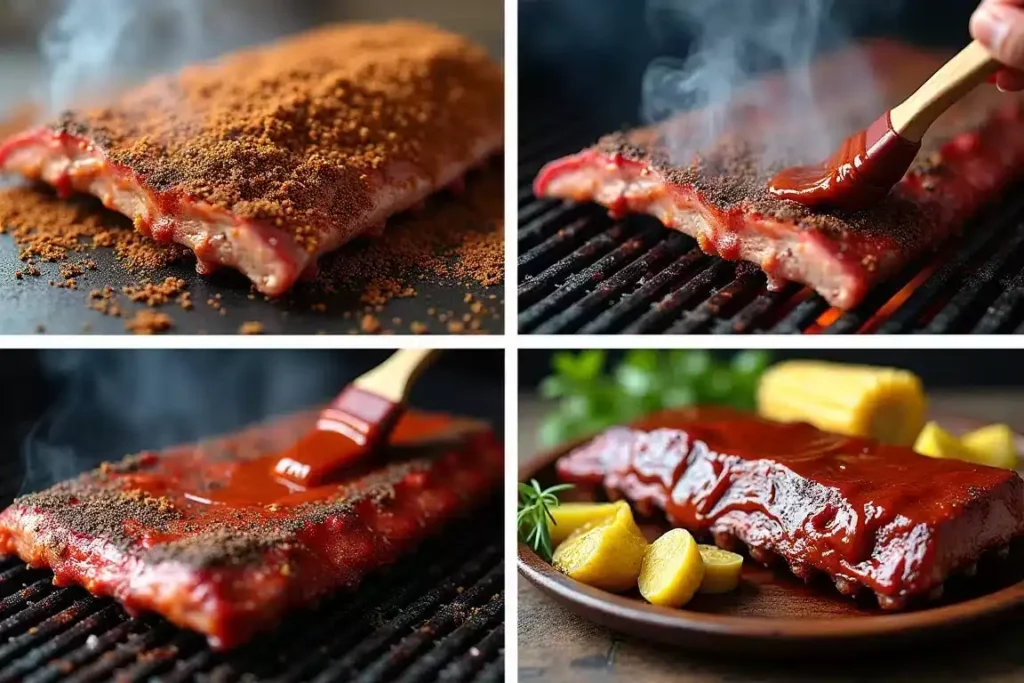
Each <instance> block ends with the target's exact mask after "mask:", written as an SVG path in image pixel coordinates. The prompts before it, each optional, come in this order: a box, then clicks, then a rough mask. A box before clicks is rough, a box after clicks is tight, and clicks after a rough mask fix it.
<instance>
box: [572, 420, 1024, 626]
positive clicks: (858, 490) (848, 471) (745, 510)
mask: <svg viewBox="0 0 1024 683" xmlns="http://www.w3.org/2000/svg"><path fill="white" fill-rule="evenodd" d="M557 469H558V474H559V477H560V478H561V479H563V480H565V481H569V482H575V483H578V484H588V485H601V486H603V487H604V488H605V489H606V490H607V491H608V493H609V495H611V496H613V497H625V498H627V499H629V500H630V501H632V502H634V503H635V504H636V505H637V506H638V507H639V508H640V509H641V510H644V509H653V508H655V507H657V508H661V509H663V510H664V511H665V513H666V515H667V517H668V519H669V521H670V522H671V523H672V524H676V525H679V526H682V527H685V528H687V529H689V530H690V531H693V532H695V533H698V534H701V535H710V536H711V537H713V538H714V540H715V542H716V543H718V544H719V545H721V546H723V547H726V548H728V547H731V546H734V545H736V542H737V541H739V542H742V543H745V544H746V545H747V546H748V548H749V550H750V554H751V556H752V557H753V558H754V559H756V560H758V561H760V562H763V563H765V564H771V563H772V562H774V561H775V560H777V559H779V558H781V559H782V560H783V561H785V562H786V563H787V564H788V565H789V568H790V569H791V570H792V571H793V573H794V574H796V575H797V576H799V577H801V578H803V579H805V580H811V579H812V578H814V577H815V576H816V575H818V574H819V573H824V574H826V575H827V576H828V577H829V578H831V580H832V581H833V582H834V583H835V585H836V588H837V589H838V590H839V591H840V592H841V593H843V594H844V595H848V596H856V595H858V594H859V593H861V592H862V591H864V590H870V591H872V592H873V593H874V594H875V595H876V596H877V598H878V602H879V605H880V606H881V607H883V608H885V609H900V608H903V607H905V606H906V605H907V604H908V602H910V601H911V600H913V599H915V598H919V597H927V596H932V597H934V596H936V594H938V593H940V592H941V590H942V585H943V582H944V581H945V580H946V578H947V577H949V576H950V575H952V574H954V573H956V572H970V571H971V570H972V568H973V567H974V566H975V565H976V563H977V562H978V560H979V558H980V557H981V556H982V555H983V554H984V553H986V552H989V551H997V550H1002V549H1005V548H1007V547H1008V545H1009V543H1010V541H1011V540H1012V539H1014V538H1016V537H1018V536H1020V535H1021V534H1024V481H1022V480H1021V479H1020V477H1018V476H1017V474H1016V473H1015V472H1011V471H1008V470H1000V469H996V468H991V467H983V466H979V465H972V464H969V463H963V462H959V461H955V460H941V459H933V458H927V457H925V456H921V455H918V454H916V453H914V452H913V451H912V450H910V449H908V448H902V447H896V446H886V445H882V444H878V443H876V442H873V441H871V440H868V439H863V438H855V437H846V436H840V435H836V434H829V433H827V432H822V431H820V430H818V429H816V428H814V427H812V426H810V425H807V424H800V423H797V424H781V423H775V422H771V421H768V420H764V419H761V418H758V417H756V416H754V415H750V414H747V413H743V412H741V411H736V410H732V409H727V408H696V409H686V410H679V411H670V412H665V413H660V414H656V415H653V416H651V417H649V418H646V419H645V420H643V421H642V422H640V423H638V424H637V425H636V426H634V427H631V428H626V427H620V428H615V429H612V430H609V431H607V432H605V433H604V434H603V435H601V436H599V437H597V438H596V439H594V440H593V441H592V442H590V443H589V444H587V445H584V446H582V447H580V448H579V449H577V450H575V451H574V452H572V453H570V454H569V455H567V456H565V457H563V458H562V459H561V460H559V462H558V465H557Z"/></svg>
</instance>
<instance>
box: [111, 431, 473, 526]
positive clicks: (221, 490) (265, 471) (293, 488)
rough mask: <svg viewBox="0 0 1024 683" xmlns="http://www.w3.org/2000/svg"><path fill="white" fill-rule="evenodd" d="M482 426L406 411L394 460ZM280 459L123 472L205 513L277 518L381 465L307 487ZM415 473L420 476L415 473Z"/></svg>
mask: <svg viewBox="0 0 1024 683" xmlns="http://www.w3.org/2000/svg"><path fill="white" fill-rule="evenodd" d="M478 427H479V424H478V423H476V422H473V421H470V420H465V419H459V418H455V417H452V416H450V415H445V414H440V413H422V412H417V411H409V412H406V413H405V414H404V415H403V416H402V417H401V418H400V419H399V420H398V422H397V424H396V425H395V429H394V431H393V432H392V433H391V438H390V439H389V441H388V451H389V456H390V457H389V459H388V461H389V462H400V461H401V460H402V459H405V458H408V457H410V456H411V455H415V454H418V453H419V452H422V451H421V449H422V448H427V447H428V446H436V445H437V444H441V443H445V442H446V441H450V442H453V443H454V442H455V440H456V439H459V438H460V437H464V436H465V435H466V434H468V433H470V432H473V431H476V430H477V428H478ZM325 438H329V435H325ZM280 458H281V451H280V450H278V449H274V450H272V451H270V452H268V454H267V455H262V456H260V457H255V458H227V459H210V460H209V461H208V462H207V461H205V460H204V459H203V458H201V457H197V458H178V459H174V458H168V459H164V460H163V461H162V466H161V468H160V469H159V470H158V472H140V473H135V474H123V475H119V478H120V479H121V480H122V482H123V486H124V487H125V488H126V489H138V490H141V491H144V492H145V493H146V494H147V495H149V496H152V497H154V498H161V497H166V498H167V499H168V500H170V501H171V502H172V503H175V504H178V503H182V502H186V503H187V502H189V501H190V502H192V503H199V504H201V506H202V507H203V508H205V511H204V512H203V513H202V514H203V516H204V518H209V516H210V515H211V514H213V515H214V517H216V516H218V515H221V514H223V515H224V516H226V517H232V516H233V515H234V514H235V512H236V511H240V510H243V509H244V510H246V511H247V512H246V514H247V515H249V514H252V513H253V512H254V511H258V512H259V514H260V515H261V516H271V517H272V516H273V513H274V512H275V511H276V510H277V509H285V508H288V507H293V506H295V505H300V504H303V503H311V502H322V501H326V500H330V499H333V498H337V497H338V495H339V494H341V493H344V491H345V490H346V488H347V487H348V486H349V485H350V484H351V483H352V482H354V481H356V480H358V479H360V478H361V477H365V476H366V475H367V474H368V473H371V472H372V471H373V470H374V469H375V468H376V467H379V463H376V462H363V463H361V464H358V465H356V466H353V467H350V468H348V469H346V470H345V473H344V476H339V477H337V478H335V479H334V480H332V481H331V482H330V483H328V484H323V485H320V486H311V487H301V486H297V485H295V484H293V483H291V482H289V481H287V480H285V479H282V478H281V477H275V476H274V475H273V467H274V464H275V463H276V462H277V461H278V460H280ZM410 476H412V477H413V478H415V473H410ZM218 510H219V511H220V512H217V511H218Z"/></svg>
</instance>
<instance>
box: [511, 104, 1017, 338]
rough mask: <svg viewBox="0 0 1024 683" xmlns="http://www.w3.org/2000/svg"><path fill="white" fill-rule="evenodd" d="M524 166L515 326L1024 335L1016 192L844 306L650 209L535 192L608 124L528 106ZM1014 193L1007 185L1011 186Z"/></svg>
mask: <svg viewBox="0 0 1024 683" xmlns="http://www.w3.org/2000/svg"><path fill="white" fill-rule="evenodd" d="M524 118H525V119H527V120H528V121H529V123H528V125H527V127H526V128H524V130H527V131H529V132H528V133H526V134H524V137H523V142H522V145H521V149H520V164H519V184H520V186H519V195H518V196H519V239H518V242H519V252H518V253H519V254H520V257H519V321H518V322H519V330H520V332H523V333H533V334H617V333H633V334H651V333H669V334H696V333H714V334H742V333H790V334H795V333H826V334H842V333H867V332H878V333H885V334H893V333H929V334H942V333H979V334H995V333H1011V332H1021V331H1024V202H1021V201H1013V202H1010V203H1008V204H1007V205H1006V206H1004V207H1000V208H999V209H997V210H993V211H991V212H990V213H989V214H988V215H986V216H984V217H981V218H980V219H979V220H977V221H975V222H974V223H973V224H972V225H971V226H970V227H969V228H968V229H967V230H966V231H965V236H964V237H963V238H961V239H959V240H955V241H954V242H955V243H954V244H952V245H949V246H948V247H946V248H945V249H944V250H942V251H940V252H939V253H937V254H935V255H930V256H928V257H927V258H923V259H921V260H920V261H919V262H917V263H915V264H912V265H911V266H910V267H908V268H907V269H906V271H905V272H903V273H901V274H900V275H899V276H898V277H895V278H893V279H892V280H891V281H890V282H888V283H886V284H885V285H882V286H880V287H877V288H876V289H875V290H874V291H872V292H871V294H870V295H869V296H868V297H867V298H866V299H865V300H864V302H862V303H861V305H860V306H858V307H857V308H855V309H853V310H851V311H846V312H842V311H839V310H837V309H833V308H831V307H830V306H829V305H828V304H827V303H826V302H825V300H824V299H822V298H821V297H820V296H818V295H817V294H816V293H814V292H813V291H811V290H810V289H808V288H806V287H801V286H799V285H794V284H790V285H788V286H786V287H784V288H783V289H782V290H781V291H777V292H772V291H769V290H768V289H767V282H766V279H765V276H764V274H763V273H761V272H760V270H759V269H757V268H756V267H754V266H752V265H750V264H746V263H735V262H728V261H724V260H722V259H719V258H717V257H711V256H707V255H706V254H704V253H703V252H701V251H700V249H699V248H698V247H697V244H696V241H695V240H693V239H691V238H689V237H687V236H685V235H682V234H680V233H675V232H673V231H671V230H668V229H666V228H664V227H663V226H662V225H661V224H660V223H659V222H658V221H657V220H656V219H654V218H651V217H647V216H630V217H627V218H625V219H622V220H613V219H611V218H609V217H608V215H607V213H605V212H604V211H603V210H602V209H601V208H600V207H597V206H593V205H574V204H563V203H560V202H555V201H550V200H540V199H537V198H536V197H534V196H533V193H532V191H531V184H532V182H533V178H534V177H535V176H536V174H537V172H538V171H539V170H540V168H541V166H542V165H543V164H544V163H546V162H548V161H550V160H551V159H554V158H557V157H559V156H562V155H564V154H569V153H572V152H575V151H578V150H579V149H581V148H583V147H584V146H586V145H588V144H590V143H592V142H593V141H594V140H595V139H596V138H597V137H598V136H600V135H601V134H602V133H604V132H607V131H608V130H610V129H611V128H614V127H615V124H611V125H608V124H607V123H605V124H601V123H598V122H596V121H586V120H574V119H572V118H567V119H563V120H552V119H543V118H540V117H530V116H525V117H524ZM1012 194H1015V193H1011V195H1012Z"/></svg>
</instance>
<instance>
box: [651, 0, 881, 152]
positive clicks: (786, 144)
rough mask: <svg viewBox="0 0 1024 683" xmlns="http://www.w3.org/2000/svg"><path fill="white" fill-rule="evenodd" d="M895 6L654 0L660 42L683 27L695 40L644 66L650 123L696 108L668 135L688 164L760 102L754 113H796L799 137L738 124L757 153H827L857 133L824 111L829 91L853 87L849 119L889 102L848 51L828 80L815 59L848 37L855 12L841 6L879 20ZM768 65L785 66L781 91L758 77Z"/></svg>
mask: <svg viewBox="0 0 1024 683" xmlns="http://www.w3.org/2000/svg"><path fill="white" fill-rule="evenodd" d="M855 4H856V5H857V7H854V5H855ZM862 4H863V5H864V7H860V5H862ZM895 4H896V3H886V4H885V5H881V6H880V7H879V6H877V5H879V3H869V2H866V3H845V4H843V5H842V7H841V8H839V7H837V2H836V1H835V0H759V1H758V2H750V1H749V0H648V5H647V15H648V24H649V28H650V30H651V32H652V34H653V36H654V37H655V39H656V40H657V41H658V43H659V44H661V45H666V44H670V43H671V42H672V41H673V36H678V34H679V33H680V32H682V33H684V34H689V36H690V37H691V38H692V41H693V43H692V45H693V47H692V49H691V51H690V54H689V55H688V57H686V58H685V59H675V58H667V57H664V58H658V59H656V60H654V61H653V62H652V63H651V64H649V65H648V67H647V69H646V71H645V74H644V79H643V92H642V115H643V117H644V119H645V121H646V122H648V123H654V122H660V121H663V120H665V119H667V118H670V117H672V116H673V115H675V114H678V113H679V112H683V111H689V110H699V113H697V114H696V115H694V116H691V117H689V118H690V119H691V120H690V122H689V123H688V124H687V127H686V132H685V134H679V135H676V136H674V138H673V139H672V140H671V146H672V149H671V152H672V154H673V161H674V162H675V163H678V164H688V163H690V161H691V159H692V158H693V155H694V154H695V153H696V152H698V151H701V150H704V149H707V148H708V147H709V146H710V145H711V144H712V143H714V142H715V141H717V140H719V139H720V137H721V136H722V135H723V133H725V132H727V131H732V130H733V128H734V127H735V126H736V125H738V123H737V120H738V119H739V115H740V112H741V111H742V112H744V115H745V117H746V116H749V114H750V112H751V111H754V110H757V111H759V112H761V114H759V115H758V116H757V117H756V118H757V119H758V120H761V119H762V116H767V117H768V118H769V119H770V120H771V121H781V120H783V119H790V118H793V119H796V120H799V121H800V124H799V126H797V127H796V130H795V133H796V136H795V137H793V136H788V137H787V136H784V135H779V134H777V132H776V131H772V132H770V133H764V132H763V131H765V130H766V129H767V128H769V127H768V126H762V125H758V126H757V127H754V126H743V129H742V130H740V131H738V132H739V134H740V135H743V136H753V135H759V134H760V139H759V140H751V142H754V143H755V144H758V146H761V145H763V148H764V149H763V152H762V154H761V155H760V156H759V159H760V160H761V162H762V163H763V164H764V165H765V166H772V165H774V164H776V163H784V162H791V161H794V159H793V158H792V157H793V156H794V154H796V155H799V156H800V157H801V159H800V160H807V161H812V160H817V159H820V158H823V157H824V156H826V155H827V154H828V153H829V152H831V151H832V150H833V148H834V147H835V145H836V144H837V143H838V142H839V141H840V140H842V139H843V137H845V136H846V135H848V134H849V133H850V132H852V131H851V130H846V129H845V128H844V129H837V128H840V126H837V124H836V122H834V121H830V119H829V117H828V116H826V115H825V114H824V113H823V112H822V111H821V109H820V106H819V104H820V102H821V101H822V99H823V98H824V96H825V92H824V91H825V90H831V91H832V92H831V96H833V97H834V95H835V92H836V90H837V89H839V88H841V89H842V91H845V92H849V93H856V94H857V97H856V98H853V101H851V102H850V104H849V109H848V110H847V111H845V112H844V118H846V119H847V120H851V119H852V120H859V119H862V118H865V117H866V118H867V121H870V120H873V119H874V118H875V117H877V116H878V115H879V114H880V113H882V111H884V107H883V105H882V102H881V98H880V97H879V94H878V92H877V89H876V87H875V84H874V79H873V77H872V73H871V69H870V67H869V65H868V64H867V62H866V60H858V59H856V58H854V59H851V60H850V61H849V63H847V64H846V65H845V66H844V70H843V72H842V75H841V82H832V83H824V84H823V83H821V82H815V80H814V79H813V78H812V71H811V69H810V66H809V65H810V63H811V61H812V59H813V58H814V57H815V56H816V55H817V54H818V53H819V52H820V51H821V50H822V49H823V48H835V47H839V46H842V45H844V44H846V43H848V42H849V34H848V31H847V21H849V20H850V17H848V16H847V17H846V18H845V19H840V18H839V12H838V10H839V9H842V10H844V11H846V12H850V11H856V12H864V13H865V14H867V13H869V12H870V13H872V15H871V16H872V17H873V19H875V20H877V19H878V18H879V17H878V15H879V14H884V13H886V12H893V11H895V7H894V5H895ZM676 39H678V38H676ZM768 70H772V71H778V72H780V73H781V74H782V76H781V78H782V79H783V81H784V91H785V93H784V95H783V96H781V97H780V93H779V91H778V90H773V89H769V88H767V87H765V85H764V84H763V82H761V81H759V80H756V79H757V77H758V76H760V75H761V74H763V72H765V71H768ZM752 79H753V80H752ZM741 108H742V109H741Z"/></svg>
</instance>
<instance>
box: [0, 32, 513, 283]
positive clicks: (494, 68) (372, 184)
mask: <svg viewBox="0 0 1024 683" xmlns="http://www.w3.org/2000/svg"><path fill="white" fill-rule="evenodd" d="M502 116H503V84H502V74H501V69H500V67H499V66H498V65H497V64H495V63H494V62H493V61H492V60H490V58H489V57H488V56H487V55H486V53H485V52H484V50H483V49H481V48H479V47H477V46H475V45H474V44H472V43H470V42H469V41H468V40H466V39H463V38H461V37H458V36H455V35H452V34H449V33H446V32H444V31H441V30H439V29H436V28H433V27H431V26H426V25H422V24H415V23H407V22H396V23H389V24H380V25H363V24H353V25H343V26H338V27H332V28H327V29H321V30H318V31H315V32H311V33H307V34H304V35H301V36H298V37H295V38H291V39H288V40H285V41H282V42H280V43H278V44H275V45H271V46H268V47H263V48H258V49H253V50H248V51H244V52H241V53H237V54H234V55H231V56H229V57H226V58H224V59H222V60H220V61H217V62H212V63H209V64H203V65H198V66H194V67H190V68H187V69H185V70H183V71H181V72H180V73H178V74H176V75H174V76H169V77H164V78H158V79H156V80H153V81H151V82H149V83H147V84H146V85H144V86H142V87H141V88H138V89H136V90H133V91H130V92H128V93H126V94H124V95H123V96H122V97H120V98H118V99H117V100H116V101H115V102H113V103H112V104H110V105H109V106H107V107H104V108H99V109H83V110H75V111H71V112H68V113H66V114H65V115H64V116H62V117H61V118H60V119H59V120H57V121H55V122H53V123H51V124H49V125H46V126H43V127H41V128H36V129H33V130H29V131H27V132H25V133H22V134H19V135H17V136H15V137H13V138H11V139H10V140H8V141H7V142H6V144H4V145H2V146H0V171H4V170H6V171H8V172H12V173H19V174H22V175H24V176H27V177H29V178H32V179H41V180H43V181H45V182H47V183H50V184H52V185H54V186H56V187H57V188H58V190H59V191H61V192H62V193H70V192H72V191H77V192H85V193H89V194H93V195H96V196H97V197H99V198H100V199H101V200H102V201H103V203H104V204H105V205H106V206H108V207H109V208H112V209H114V210H116V211H119V212H121V213H123V214H125V215H127V216H128V217H129V218H132V219H133V220H134V222H135V226H136V228H137V229H139V230H140V231H142V232H143V233H145V234H147V235H152V236H153V237H154V238H155V239H157V240H158V241H161V242H171V241H174V242H178V243H180V244H183V245H185V246H187V247H189V248H191V249H192V250H193V251H195V253H196V257H197V259H198V270H199V272H201V273H207V272H210V271H212V270H214V269H216V268H217V267H220V266H228V267H230V268H234V269H237V270H239V271H241V272H242V273H244V274H245V275H246V276H247V277H249V279H250V280H252V282H253V283H254V284H255V285H256V287H257V288H258V289H259V290H260V291H261V292H263V293H265V294H268V295H271V296H277V295H280V294H283V293H284V292H286V291H287V290H288V289H290V288H291V287H292V285H293V284H294V283H295V282H296V281H297V280H298V279H299V278H300V276H301V275H303V274H305V275H307V276H309V275H312V274H313V273H315V267H316V260H317V258H318V257H319V256H321V255H322V254H324V253H326V252H329V251H332V250H334V249H336V248H337V247H339V246H340V245H342V244H344V243H346V242H349V241H350V240H352V239H354V238H356V237H359V236H361V235H378V234H380V233H381V232H382V231H383V229H384V224H385V221H386V220H387V219H388V217H389V216H391V215H393V214H395V213H398V212H401V211H404V210H406V209H410V208H412V207H414V206H416V205H417V204H419V203H420V202H421V201H422V200H423V199H424V198H426V197H427V196H428V195H430V194H432V193H434V192H437V191H439V190H441V189H443V188H446V187H448V186H453V185H456V186H457V185H458V184H459V183H461V182H462V179H463V177H464V175H465V174H466V172H467V171H468V170H470V169H471V168H473V167H474V166H478V165H481V164H483V163H484V162H485V161H486V160H487V159H488V158H489V157H491V156H492V155H494V154H496V153H498V152H499V151H500V150H501V147H502V128H503V125H502Z"/></svg>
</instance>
